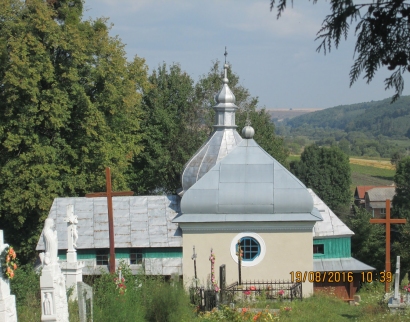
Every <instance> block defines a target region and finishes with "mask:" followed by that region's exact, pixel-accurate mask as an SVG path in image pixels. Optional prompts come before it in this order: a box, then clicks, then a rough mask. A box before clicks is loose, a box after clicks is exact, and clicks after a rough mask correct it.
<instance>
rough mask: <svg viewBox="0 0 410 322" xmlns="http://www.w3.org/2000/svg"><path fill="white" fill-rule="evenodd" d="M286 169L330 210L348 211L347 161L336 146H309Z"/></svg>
mask: <svg viewBox="0 0 410 322" xmlns="http://www.w3.org/2000/svg"><path fill="white" fill-rule="evenodd" d="M290 169H291V171H292V173H293V174H294V175H295V176H296V177H298V178H299V179H300V180H301V181H302V182H303V183H304V184H305V185H306V186H307V187H308V188H311V189H312V190H313V191H314V192H315V193H316V194H317V195H318V196H319V197H320V198H321V199H322V200H323V201H324V202H325V203H326V204H327V205H328V206H329V207H330V208H331V209H332V210H333V211H335V212H336V213H338V214H342V213H346V212H348V209H349V206H350V198H351V196H350V183H351V178H350V165H349V158H348V156H347V155H346V154H344V153H343V152H342V151H341V150H340V149H339V148H338V147H337V146H332V147H330V148H325V147H323V148H321V147H318V146H317V145H316V144H313V145H310V146H308V147H306V148H305V150H304V151H303V153H302V154H301V156H300V161H292V162H291V164H290Z"/></svg>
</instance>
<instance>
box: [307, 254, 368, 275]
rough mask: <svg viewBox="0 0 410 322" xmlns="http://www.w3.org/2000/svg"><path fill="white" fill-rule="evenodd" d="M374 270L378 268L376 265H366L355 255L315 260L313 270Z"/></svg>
mask: <svg viewBox="0 0 410 322" xmlns="http://www.w3.org/2000/svg"><path fill="white" fill-rule="evenodd" d="M374 270H376V269H375V268H374V267H371V266H369V265H366V264H364V263H362V262H361V261H359V260H357V259H355V258H353V257H348V258H332V259H314V260H313V271H315V272H335V271H336V272H353V273H359V272H366V271H374Z"/></svg>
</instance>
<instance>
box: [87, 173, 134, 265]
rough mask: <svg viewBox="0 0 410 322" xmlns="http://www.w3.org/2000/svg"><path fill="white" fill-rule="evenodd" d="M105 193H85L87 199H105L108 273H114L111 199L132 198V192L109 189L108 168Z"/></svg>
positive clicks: (109, 174) (109, 177) (109, 176)
mask: <svg viewBox="0 0 410 322" xmlns="http://www.w3.org/2000/svg"><path fill="white" fill-rule="evenodd" d="M105 180H106V187H107V191H106V192H92V193H87V194H86V195H85V196H86V197H87V198H95V197H107V206H108V231H109V236H110V273H115V246H114V216H113V211H112V197H114V196H132V195H133V194H134V192H132V191H118V192H113V191H112V188H111V172H110V168H108V167H107V168H105Z"/></svg>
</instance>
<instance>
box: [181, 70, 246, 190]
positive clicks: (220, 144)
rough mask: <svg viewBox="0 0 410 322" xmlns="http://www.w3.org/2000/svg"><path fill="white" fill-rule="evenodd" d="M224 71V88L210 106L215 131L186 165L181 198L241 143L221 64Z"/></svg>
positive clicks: (233, 98)
mask: <svg viewBox="0 0 410 322" xmlns="http://www.w3.org/2000/svg"><path fill="white" fill-rule="evenodd" d="M224 69H225V76H224V78H223V80H222V82H223V86H222V89H221V91H220V92H219V94H218V95H216V96H215V100H216V102H217V104H216V105H215V106H214V107H213V109H214V110H215V124H214V131H213V133H212V134H211V136H210V137H209V139H208V140H207V141H206V142H205V143H204V145H202V146H201V148H200V149H199V150H198V151H197V152H196V153H195V154H194V155H193V156H192V158H191V159H190V160H189V161H188V162H187V163H186V164H185V166H184V169H183V171H182V176H181V181H182V189H183V190H182V192H181V193H180V195H183V194H184V193H185V192H186V191H187V190H188V189H189V188H190V187H191V186H192V185H193V184H195V182H197V181H198V180H199V179H201V178H202V177H203V176H204V175H205V173H207V172H208V171H209V170H210V169H211V168H212V167H213V166H214V165H215V164H216V163H217V162H218V161H220V160H222V159H223V158H224V157H225V156H227V155H228V153H229V152H230V151H232V150H233V148H235V147H236V146H237V144H238V143H239V142H241V141H242V138H241V136H240V135H239V134H238V132H237V131H236V127H237V126H236V125H235V111H236V110H237V109H238V107H237V106H236V105H235V95H234V94H233V93H232V91H231V89H230V88H229V86H228V82H229V81H228V78H227V69H228V65H227V64H225V65H224Z"/></svg>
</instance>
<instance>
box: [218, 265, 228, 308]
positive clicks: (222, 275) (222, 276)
mask: <svg viewBox="0 0 410 322" xmlns="http://www.w3.org/2000/svg"><path fill="white" fill-rule="evenodd" d="M225 288H226V266H225V264H222V265H221V266H219V290H220V292H221V293H220V298H219V300H220V302H221V303H224V301H225V300H226V299H225V296H224V295H225V294H224V290H225Z"/></svg>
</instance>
